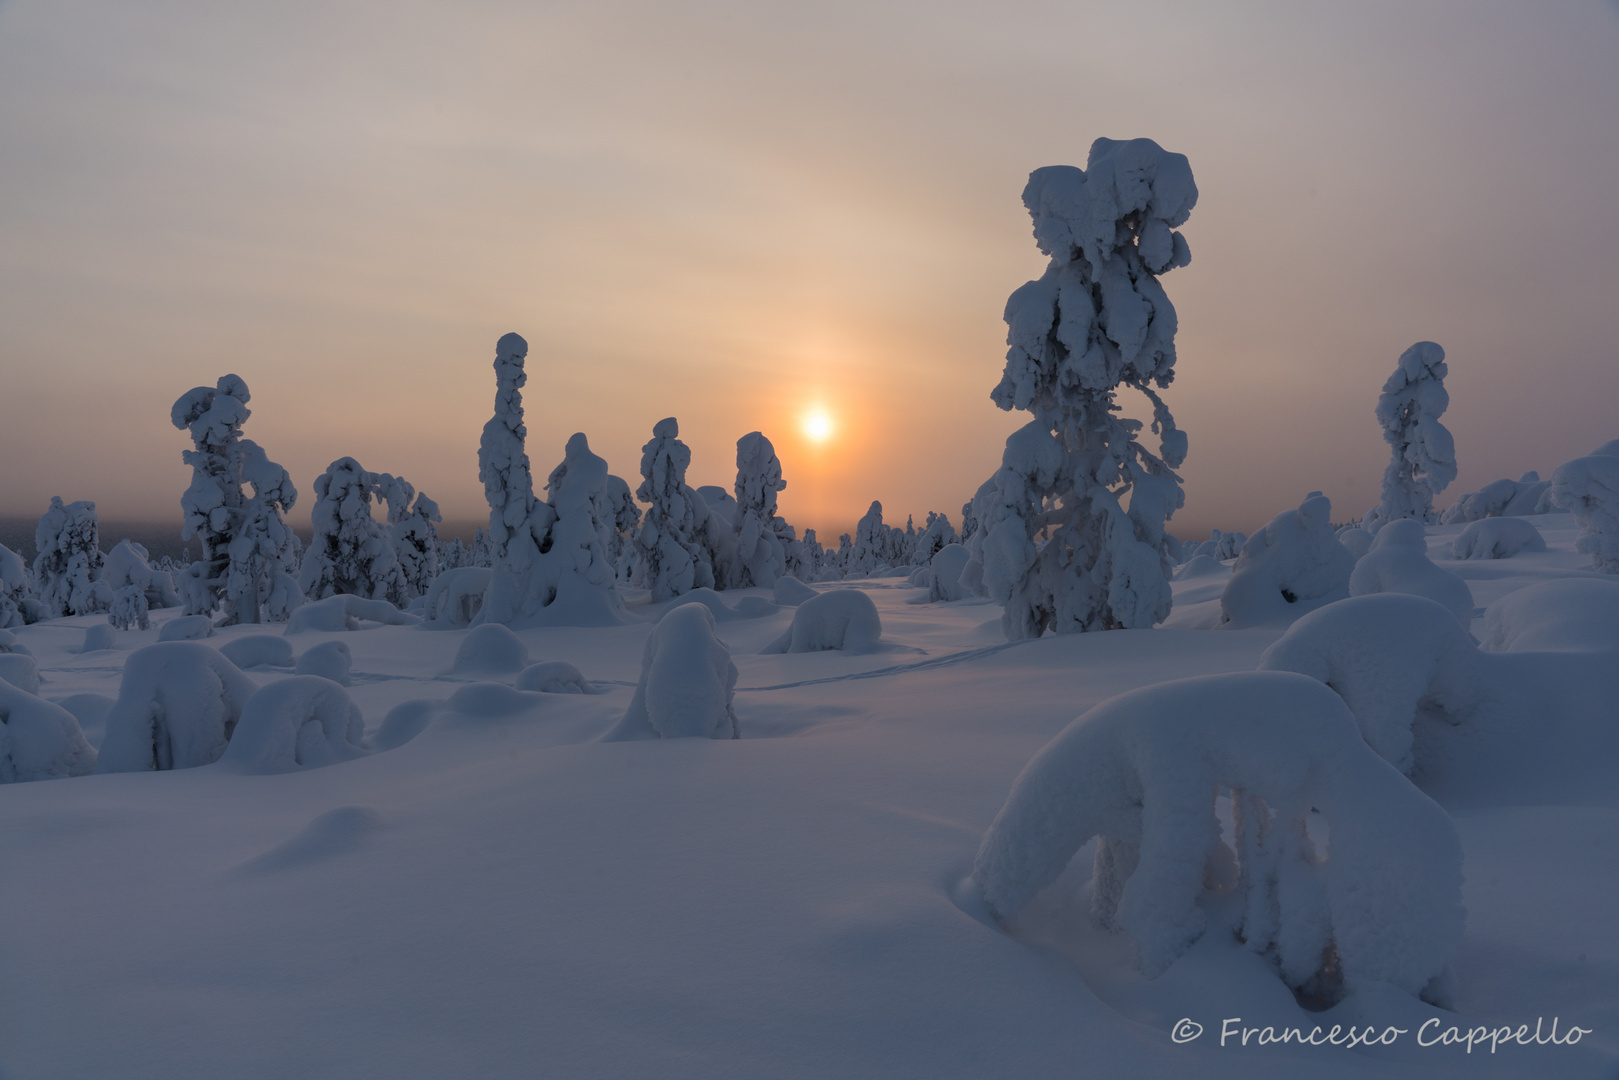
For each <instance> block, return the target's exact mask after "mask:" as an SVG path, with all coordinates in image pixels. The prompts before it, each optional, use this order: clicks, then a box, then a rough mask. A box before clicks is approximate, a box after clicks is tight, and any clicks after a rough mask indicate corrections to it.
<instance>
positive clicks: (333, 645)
mask: <svg viewBox="0 0 1619 1080" xmlns="http://www.w3.org/2000/svg"><path fill="white" fill-rule="evenodd" d="M353 662H354V658H353V656H352V655H351V654H350V653H349V647H348V646H347V645H345V644H344V643H343V642H341V641H324V642H322V643H321V644H319V645H312V646H310V647H309V648H308V649H305V650H304V654H303V655H302V656H300V657H298V663H297V665H296V666H295V667H294V668H293V669H292V670H293V672H294V673H295V674H298V675H318V676H320V677H321V678H322V679H330V680H331V681H332V682H334V683H337V684H338V685H339V686H348V685H349V683H350V679H349V667H350V665H352V664H353Z"/></svg>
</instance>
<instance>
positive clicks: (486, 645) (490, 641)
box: [454, 623, 528, 675]
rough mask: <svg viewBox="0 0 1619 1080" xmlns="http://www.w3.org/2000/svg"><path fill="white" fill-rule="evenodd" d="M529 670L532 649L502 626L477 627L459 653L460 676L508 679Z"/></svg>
mask: <svg viewBox="0 0 1619 1080" xmlns="http://www.w3.org/2000/svg"><path fill="white" fill-rule="evenodd" d="M527 666H528V646H527V645H524V644H523V642H522V640H521V639H520V638H519V637H518V636H517V635H516V634H514V633H512V632H511V631H510V630H508V629H506V627H504V626H502V625H501V624H500V623H484V624H483V625H482V626H479V627H476V628H474V629H473V631H472V632H471V633H470V634H468V635H467V636H466V637H465V638H464V639H463V640H462V642H461V647H460V648H459V649H457V650H456V651H455V668H454V670H455V673H456V674H458V675H470V674H479V675H505V674H507V673H509V672H513V671H522V670H523V668H525V667H527Z"/></svg>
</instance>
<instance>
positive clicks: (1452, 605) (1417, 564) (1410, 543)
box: [1349, 519, 1473, 626]
mask: <svg viewBox="0 0 1619 1080" xmlns="http://www.w3.org/2000/svg"><path fill="white" fill-rule="evenodd" d="M1372 593H1410V594H1411V595H1413V596H1425V597H1427V598H1428V599H1430V600H1433V601H1435V602H1436V603H1439V604H1442V605H1443V606H1444V607H1445V608H1446V609H1447V610H1449V611H1450V613H1451V614H1452V615H1454V616H1455V617H1456V620H1457V621H1458V622H1459V623H1461V624H1462V625H1463V626H1467V625H1468V624H1470V623H1471V622H1472V621H1473V593H1472V591H1471V590H1470V589H1468V587H1467V582H1465V581H1463V580H1462V579H1461V578H1459V577H1457V576H1456V575H1455V574H1453V573H1451V572H1450V571H1448V570H1445V569H1443V568H1442V567H1440V566H1438V565H1436V564H1435V563H1434V562H1433V560H1431V559H1429V558H1428V539H1427V534H1426V533H1425V532H1424V530H1423V527H1422V525H1421V523H1419V522H1417V521H1413V520H1410V519H1402V520H1398V521H1391V522H1389V523H1388V524H1386V525H1384V526H1383V528H1381V529H1379V530H1378V532H1377V537H1376V538H1375V539H1374V540H1373V541H1372V546H1371V549H1370V550H1369V551H1367V552H1366V554H1365V555H1364V556H1362V557H1361V558H1360V560H1359V561H1358V562H1356V563H1355V569H1354V571H1353V572H1352V573H1351V574H1350V575H1349V595H1351V596H1368V595H1370V594H1372Z"/></svg>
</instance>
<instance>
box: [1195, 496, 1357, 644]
mask: <svg viewBox="0 0 1619 1080" xmlns="http://www.w3.org/2000/svg"><path fill="white" fill-rule="evenodd" d="M1331 519H1332V503H1331V502H1330V501H1328V499H1327V497H1326V496H1325V495H1312V496H1310V497H1309V498H1307V499H1305V500H1304V501H1303V502H1302V503H1300V504H1299V508H1298V509H1297V510H1284V511H1282V512H1281V513H1280V514H1277V515H1276V516H1275V517H1274V518H1272V519H1271V521H1270V524H1268V525H1266V526H1265V527H1264V528H1263V529H1261V530H1259V531H1258V532H1256V533H1254V534H1253V535H1252V536H1250V537H1249V538H1248V539H1247V541H1246V542H1245V543H1244V544H1243V546H1242V554H1241V555H1238V556H1237V561H1236V564H1235V565H1234V566H1232V568H1231V580H1230V581H1229V582H1227V583H1226V587H1225V592H1224V593H1222V594H1221V596H1220V611H1221V622H1222V623H1223V624H1224V625H1226V626H1229V627H1232V628H1234V629H1239V630H1240V629H1242V628H1244V627H1249V626H1261V625H1264V624H1267V623H1279V622H1289V621H1291V620H1293V619H1296V618H1298V617H1299V616H1300V615H1302V614H1304V613H1305V612H1306V611H1313V610H1315V609H1316V608H1318V607H1321V606H1323V605H1325V604H1330V603H1332V602H1333V601H1334V600H1342V599H1344V598H1345V597H1347V596H1348V595H1349V575H1350V573H1351V572H1353V570H1354V569H1355V557H1354V556H1353V555H1351V554H1350V553H1349V550H1348V549H1347V548H1345V547H1344V546H1343V545H1342V544H1340V543H1339V542H1338V538H1337V536H1335V535H1334V534H1333V531H1332V526H1331V525H1330V524H1329V522H1330V521H1331Z"/></svg>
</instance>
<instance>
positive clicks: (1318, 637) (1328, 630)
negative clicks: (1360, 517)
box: [1259, 522, 1489, 775]
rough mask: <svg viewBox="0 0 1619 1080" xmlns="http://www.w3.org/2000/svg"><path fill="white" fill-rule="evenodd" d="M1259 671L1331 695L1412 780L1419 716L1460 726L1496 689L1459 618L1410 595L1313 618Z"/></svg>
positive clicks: (1364, 601)
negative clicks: (1285, 675)
mask: <svg viewBox="0 0 1619 1080" xmlns="http://www.w3.org/2000/svg"><path fill="white" fill-rule="evenodd" d="M1398 524H1400V523H1399V522H1395V523H1393V524H1390V525H1388V526H1386V527H1385V528H1384V529H1383V530H1382V531H1383V532H1387V531H1389V530H1390V529H1392V528H1394V527H1395V526H1396V525H1398ZM1259 668H1260V670H1262V671H1295V672H1298V673H1299V674H1300V675H1308V676H1309V677H1310V678H1312V679H1314V680H1316V681H1317V682H1321V683H1325V684H1326V685H1327V686H1329V687H1331V688H1332V689H1333V690H1334V691H1336V692H1337V694H1338V696H1339V697H1341V698H1343V699H1344V704H1346V705H1348V706H1349V711H1350V712H1351V713H1353V714H1354V716H1355V723H1357V724H1359V725H1360V733H1361V735H1362V736H1363V737H1364V738H1365V739H1366V744H1367V745H1368V746H1370V747H1371V748H1372V749H1373V750H1375V751H1377V753H1378V755H1379V756H1380V757H1382V758H1383V760H1384V761H1387V762H1388V763H1389V764H1390V765H1393V766H1394V767H1395V768H1397V769H1399V770H1400V771H1401V772H1402V773H1405V774H1407V775H1410V773H1411V771H1412V769H1413V768H1414V767H1415V766H1416V765H1418V764H1420V762H1416V761H1415V760H1414V759H1413V736H1412V725H1413V724H1414V723H1416V720H1417V715H1418V708H1419V707H1422V708H1425V709H1431V710H1434V711H1437V712H1439V713H1440V714H1441V715H1443V716H1444V717H1445V719H1447V720H1449V721H1450V722H1451V723H1453V724H1459V723H1462V722H1463V721H1464V720H1466V719H1467V718H1469V717H1470V716H1472V715H1473V714H1474V713H1475V712H1476V711H1477V710H1478V708H1479V707H1480V705H1482V704H1483V702H1484V700H1485V695H1486V693H1487V691H1486V687H1487V686H1488V685H1489V684H1488V681H1487V678H1486V675H1485V672H1484V670H1483V668H1484V658H1483V656H1482V655H1481V654H1480V653H1479V651H1478V649H1477V647H1476V646H1475V645H1474V644H1473V639H1472V638H1471V637H1470V636H1469V635H1468V633H1467V631H1466V630H1464V629H1463V628H1462V624H1461V623H1459V622H1457V621H1456V619H1455V617H1454V616H1453V615H1452V614H1451V612H1450V611H1449V610H1448V609H1446V608H1445V607H1444V606H1443V605H1441V604H1437V603H1435V602H1434V601H1432V600H1429V599H1426V598H1425V597H1421V596H1410V595H1406V594H1402V593H1382V594H1379V595H1376V596H1356V597H1351V598H1350V599H1348V600H1339V601H1338V602H1337V603H1335V604H1328V605H1327V606H1326V607H1324V608H1320V609H1319V610H1316V611H1312V612H1310V613H1309V614H1308V615H1305V616H1304V617H1303V618H1301V619H1299V621H1298V622H1296V623H1294V624H1293V625H1292V626H1290V627H1289V628H1288V630H1287V633H1285V634H1283V635H1282V637H1281V639H1280V640H1279V641H1277V642H1276V644H1274V645H1272V646H1271V647H1270V648H1269V649H1266V650H1265V654H1264V655H1263V656H1261V657H1260V658H1259Z"/></svg>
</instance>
